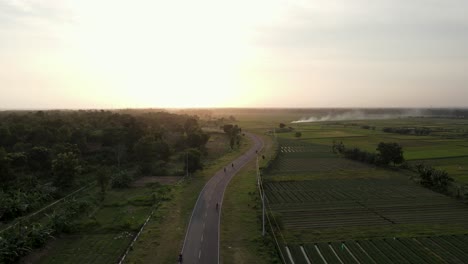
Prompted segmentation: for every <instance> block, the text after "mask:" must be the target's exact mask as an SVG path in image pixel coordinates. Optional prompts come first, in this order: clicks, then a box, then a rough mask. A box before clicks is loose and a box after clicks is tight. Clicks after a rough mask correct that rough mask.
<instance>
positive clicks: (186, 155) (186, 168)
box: [185, 152, 188, 177]
mask: <svg viewBox="0 0 468 264" xmlns="http://www.w3.org/2000/svg"><path fill="white" fill-rule="evenodd" d="M185 175H186V177H188V152H185Z"/></svg>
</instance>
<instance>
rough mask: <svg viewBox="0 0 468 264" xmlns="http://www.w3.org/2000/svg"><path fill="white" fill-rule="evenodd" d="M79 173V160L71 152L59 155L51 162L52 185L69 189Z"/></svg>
mask: <svg viewBox="0 0 468 264" xmlns="http://www.w3.org/2000/svg"><path fill="white" fill-rule="evenodd" d="M80 173H81V165H80V160H79V159H78V157H77V156H76V154H75V153H73V152H66V153H60V154H58V155H57V157H56V158H55V159H54V160H53V161H52V174H53V175H54V177H55V179H54V185H55V186H57V187H63V188H69V187H71V186H73V184H74V183H75V179H76V176H78V174H80Z"/></svg>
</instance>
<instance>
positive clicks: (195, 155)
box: [184, 148, 203, 173]
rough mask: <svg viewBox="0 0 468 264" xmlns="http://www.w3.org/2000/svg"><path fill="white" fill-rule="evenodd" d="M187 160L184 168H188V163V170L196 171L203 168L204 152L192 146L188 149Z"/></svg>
mask: <svg viewBox="0 0 468 264" xmlns="http://www.w3.org/2000/svg"><path fill="white" fill-rule="evenodd" d="M186 155H187V162H186V164H185V166H184V170H187V163H188V172H190V173H194V172H195V171H197V170H201V169H203V165H202V160H201V157H202V153H201V152H200V150H198V149H195V148H191V149H188V150H187V154H186Z"/></svg>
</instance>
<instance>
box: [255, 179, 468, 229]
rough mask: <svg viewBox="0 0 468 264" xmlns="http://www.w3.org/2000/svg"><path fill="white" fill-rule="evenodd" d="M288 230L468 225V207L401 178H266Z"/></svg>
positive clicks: (267, 188) (273, 204)
mask: <svg viewBox="0 0 468 264" xmlns="http://www.w3.org/2000/svg"><path fill="white" fill-rule="evenodd" d="M264 186H265V191H266V196H267V199H268V202H269V205H270V208H271V209H272V210H273V211H275V212H277V213H279V214H280V215H281V219H282V222H283V224H284V227H285V228H286V229H319V228H334V227H352V226H370V225H372V226H373V225H375V226H378V225H396V224H445V223H461V224H463V223H465V222H466V219H468V206H467V205H465V204H462V203H460V202H458V201H456V200H453V199H451V198H448V197H446V196H444V195H441V194H438V193H435V192H433V191H430V190H428V189H425V188H422V187H419V186H417V185H413V184H410V183H406V182H405V181H400V180H387V179H382V180H380V179H363V180H343V179H340V180H332V179H331V180H311V181H283V182H266V183H265V184H264Z"/></svg>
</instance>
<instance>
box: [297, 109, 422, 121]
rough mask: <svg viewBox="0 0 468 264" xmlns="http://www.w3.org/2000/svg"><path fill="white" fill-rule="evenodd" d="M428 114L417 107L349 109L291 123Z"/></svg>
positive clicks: (391, 117) (392, 117)
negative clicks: (374, 110)
mask: <svg viewBox="0 0 468 264" xmlns="http://www.w3.org/2000/svg"><path fill="white" fill-rule="evenodd" d="M420 116H429V115H428V114H426V113H424V111H422V110H419V109H411V110H405V111H402V112H401V113H386V114H384V113H366V112H365V111H362V110H351V111H347V112H344V113H339V114H331V113H329V114H327V115H324V116H323V115H322V116H310V117H303V118H301V119H299V120H296V121H292V122H291V123H293V124H296V123H311V122H322V121H348V120H367V119H374V120H375V119H394V118H401V117H420Z"/></svg>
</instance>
